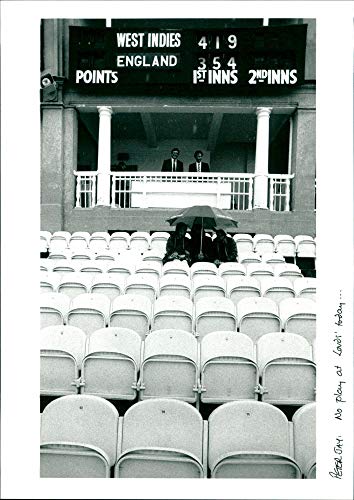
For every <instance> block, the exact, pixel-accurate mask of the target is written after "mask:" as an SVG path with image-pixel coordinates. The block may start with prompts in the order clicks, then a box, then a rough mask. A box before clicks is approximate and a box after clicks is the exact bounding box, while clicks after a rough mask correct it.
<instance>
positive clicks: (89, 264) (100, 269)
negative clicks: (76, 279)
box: [79, 260, 110, 277]
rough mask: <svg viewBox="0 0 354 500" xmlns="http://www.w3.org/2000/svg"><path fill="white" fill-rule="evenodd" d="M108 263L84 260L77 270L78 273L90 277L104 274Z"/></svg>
mask: <svg viewBox="0 0 354 500" xmlns="http://www.w3.org/2000/svg"><path fill="white" fill-rule="evenodd" d="M109 263H110V261H106V260H86V261H81V262H80V264H79V270H80V273H83V274H84V273H87V274H90V275H91V276H92V277H93V276H95V275H97V274H101V273H105V272H106V270H107V268H108V266H109Z"/></svg>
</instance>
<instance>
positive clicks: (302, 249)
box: [294, 234, 316, 258]
mask: <svg viewBox="0 0 354 500" xmlns="http://www.w3.org/2000/svg"><path fill="white" fill-rule="evenodd" d="M294 241H295V244H296V256H297V257H313V258H315V257H316V242H315V240H314V238H313V237H312V236H309V235H305V234H299V235H297V236H295V237H294Z"/></svg>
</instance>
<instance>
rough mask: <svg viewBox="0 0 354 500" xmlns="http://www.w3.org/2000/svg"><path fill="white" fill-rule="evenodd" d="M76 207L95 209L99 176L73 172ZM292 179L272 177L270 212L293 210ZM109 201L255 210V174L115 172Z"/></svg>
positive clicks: (124, 204) (134, 205) (126, 205)
mask: <svg viewBox="0 0 354 500" xmlns="http://www.w3.org/2000/svg"><path fill="white" fill-rule="evenodd" d="M74 173H75V176H76V207H78V208H91V207H94V206H95V205H96V193H97V181H96V179H97V172H74ZM292 177H293V175H269V176H268V179H269V183H268V186H269V189H268V197H269V208H270V210H274V211H289V210H290V187H291V184H290V181H291V178H292ZM110 178H111V180H110V182H111V189H110V193H111V194H110V200H109V201H107V204H110V205H111V207H120V208H167V207H168V208H183V207H185V206H188V205H195V204H206V205H212V206H215V207H218V208H222V209H226V210H252V208H253V191H254V190H253V184H254V174H228V173H217V174H216V173H198V174H197V173H189V172H181V173H170V172H168V173H167V172H139V173H133V172H112V173H111V175H110Z"/></svg>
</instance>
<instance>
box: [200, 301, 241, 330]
mask: <svg viewBox="0 0 354 500" xmlns="http://www.w3.org/2000/svg"><path fill="white" fill-rule="evenodd" d="M236 327H237V322H236V311H235V305H234V303H233V302H232V300H231V299H227V298H225V297H202V298H201V299H199V300H198V301H197V302H196V304H195V332H196V335H197V336H199V337H200V338H202V337H203V336H204V335H206V334H207V333H210V332H215V331H218V330H221V331H223V330H228V331H236Z"/></svg>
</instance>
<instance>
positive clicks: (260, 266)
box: [247, 262, 274, 277]
mask: <svg viewBox="0 0 354 500" xmlns="http://www.w3.org/2000/svg"><path fill="white" fill-rule="evenodd" d="M247 275H248V276H254V277H257V276H274V271H273V267H272V266H271V265H270V264H267V263H263V262H261V263H258V262H254V263H251V264H248V266H247Z"/></svg>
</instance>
